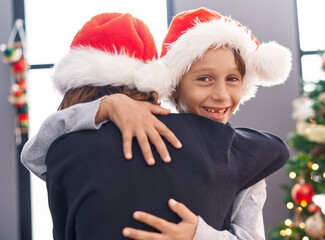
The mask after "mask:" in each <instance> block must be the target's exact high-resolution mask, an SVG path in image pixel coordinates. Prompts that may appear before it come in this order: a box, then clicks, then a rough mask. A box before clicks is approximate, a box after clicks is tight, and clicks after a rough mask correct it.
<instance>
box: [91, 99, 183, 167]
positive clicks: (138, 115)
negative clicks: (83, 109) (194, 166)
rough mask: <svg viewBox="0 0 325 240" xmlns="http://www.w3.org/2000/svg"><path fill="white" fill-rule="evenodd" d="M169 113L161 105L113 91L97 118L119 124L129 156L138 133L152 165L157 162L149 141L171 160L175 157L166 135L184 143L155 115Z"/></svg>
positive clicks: (176, 146) (139, 141)
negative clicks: (168, 148) (172, 154)
mask: <svg viewBox="0 0 325 240" xmlns="http://www.w3.org/2000/svg"><path fill="white" fill-rule="evenodd" d="M169 113H170V110H169V109H165V108H163V107H160V106H158V105H154V104H151V103H148V102H145V101H135V100H133V99H131V98H130V97H128V96H126V95H124V94H112V95H109V96H107V97H105V98H104V99H103V100H102V101H101V104H100V108H99V110H98V112H97V115H96V118H95V122H96V123H99V122H101V121H103V120H105V119H110V120H112V121H113V122H114V123H115V124H116V126H117V127H118V128H119V129H120V131H121V133H122V138H123V152H124V156H125V158H126V159H132V139H133V137H136V138H137V141H138V143H139V146H140V148H141V151H142V154H143V157H144V159H145V161H146V162H147V163H148V165H153V164H154V163H155V160H154V158H153V154H152V151H151V147H150V144H149V141H150V142H151V143H152V144H153V145H154V146H155V148H156V150H157V152H158V153H159V155H160V157H161V159H162V160H163V161H165V162H170V160H171V158H170V155H169V153H168V150H167V147H166V145H165V143H164V141H163V139H162V137H164V138H166V140H167V141H169V142H170V143H171V144H172V145H173V146H174V147H175V148H181V146H182V145H181V143H180V141H179V140H178V139H177V137H176V136H175V135H174V133H173V132H171V131H170V130H169V129H168V128H167V127H166V126H165V125H164V124H163V123H162V122H161V121H159V120H158V119H157V118H156V116H154V114H157V115H168V114H169Z"/></svg>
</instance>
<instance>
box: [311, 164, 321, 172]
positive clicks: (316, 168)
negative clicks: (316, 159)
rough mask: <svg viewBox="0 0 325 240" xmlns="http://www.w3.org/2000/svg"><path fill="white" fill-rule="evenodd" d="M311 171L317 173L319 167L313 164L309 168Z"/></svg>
mask: <svg viewBox="0 0 325 240" xmlns="http://www.w3.org/2000/svg"><path fill="white" fill-rule="evenodd" d="M311 169H313V170H314V171H317V170H318V169H319V165H318V164H317V163H314V164H313V165H312V166H311Z"/></svg>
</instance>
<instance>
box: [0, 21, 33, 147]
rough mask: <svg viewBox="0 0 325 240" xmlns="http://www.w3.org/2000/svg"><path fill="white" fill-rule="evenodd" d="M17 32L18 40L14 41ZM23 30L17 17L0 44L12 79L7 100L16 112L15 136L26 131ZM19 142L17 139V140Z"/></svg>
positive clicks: (26, 109)
mask: <svg viewBox="0 0 325 240" xmlns="http://www.w3.org/2000/svg"><path fill="white" fill-rule="evenodd" d="M17 34H18V36H19V38H20V41H16V40H15V39H16V38H17ZM24 42H25V32H24V28H23V20H21V19H17V20H16V22H15V24H14V27H13V29H12V31H11V34H10V37H9V40H8V43H7V44H2V45H1V47H0V49H1V52H3V55H4V56H3V62H4V63H7V64H9V65H10V70H11V72H12V73H13V77H14V79H13V80H11V95H10V96H9V98H8V100H9V102H10V103H11V104H12V105H13V106H14V108H15V111H16V114H17V125H18V126H17V131H16V133H17V136H18V139H20V134H27V133H28V103H27V96H26V91H27V84H26V71H27V70H28V68H29V66H28V64H27V62H26V59H25V56H24V52H25V51H24ZM18 143H19V141H18Z"/></svg>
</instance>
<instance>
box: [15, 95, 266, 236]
mask: <svg viewBox="0 0 325 240" xmlns="http://www.w3.org/2000/svg"><path fill="white" fill-rule="evenodd" d="M101 100H102V99H98V100H96V101H93V102H89V103H83V104H77V105H74V106H72V107H69V108H67V109H64V110H62V111H59V112H56V113H54V114H52V115H51V116H49V117H48V118H47V119H46V120H45V122H44V123H43V124H42V126H41V128H40V130H39V132H38V133H37V134H36V135H35V136H34V137H32V138H31V139H30V140H29V141H28V142H27V143H26V144H25V146H24V148H23V150H22V154H21V161H22V163H23V165H24V166H25V167H26V168H27V169H29V170H30V171H31V172H33V173H34V174H35V175H37V176H38V177H40V178H41V179H43V180H45V178H46V172H47V169H46V165H45V159H46V154H47V151H48V149H49V147H50V145H51V144H52V142H53V141H54V140H55V139H56V138H58V137H59V136H61V135H63V134H66V133H69V132H74V131H78V130H85V129H98V128H100V127H101V125H102V124H103V123H105V122H102V123H100V124H95V122H94V119H95V116H96V113H97V111H98V109H99V105H100V102H101ZM265 200H266V184H265V181H264V180H262V181H260V182H259V183H257V184H255V185H253V186H251V187H249V188H247V189H245V190H242V191H241V192H240V193H238V194H237V196H236V198H235V201H234V207H233V213H232V218H231V226H230V229H229V231H218V230H215V229H213V228H212V227H211V226H209V225H208V224H207V223H205V221H204V220H203V219H202V218H201V217H200V216H198V220H199V221H198V226H197V230H196V233H195V236H194V240H203V239H209V240H217V239H225V240H236V239H241V240H264V239H265V233H264V223H263V213H262V209H263V206H264V203H265Z"/></svg>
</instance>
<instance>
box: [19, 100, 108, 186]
mask: <svg viewBox="0 0 325 240" xmlns="http://www.w3.org/2000/svg"><path fill="white" fill-rule="evenodd" d="M101 100H102V98H100V99H97V100H95V101H92V102H88V103H81V104H76V105H74V106H71V107H69V108H66V109H64V110H61V111H58V112H56V113H53V114H52V115H50V116H49V117H48V118H47V119H46V120H45V121H44V123H43V124H42V125H41V127H40V129H39V131H38V133H37V134H36V135H35V136H33V137H32V138H30V139H29V140H28V141H27V142H26V144H25V145H24V147H23V150H22V153H21V156H20V158H21V162H22V164H23V165H24V166H25V167H26V168H27V169H28V170H29V171H31V172H32V173H34V174H35V175H36V176H38V177H39V178H41V179H42V180H45V179H46V172H47V169H46V165H45V159H46V155H47V152H48V149H49V147H50V146H51V144H52V143H53V142H54V140H55V139H57V138H58V137H60V136H62V135H63V134H66V133H70V132H75V131H79V130H86V129H99V128H100V127H101V125H102V124H103V123H105V122H106V121H104V122H101V123H99V124H95V116H96V114H97V111H98V109H99V105H100V102H101Z"/></svg>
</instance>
